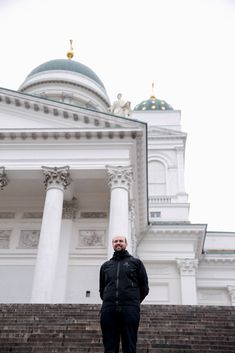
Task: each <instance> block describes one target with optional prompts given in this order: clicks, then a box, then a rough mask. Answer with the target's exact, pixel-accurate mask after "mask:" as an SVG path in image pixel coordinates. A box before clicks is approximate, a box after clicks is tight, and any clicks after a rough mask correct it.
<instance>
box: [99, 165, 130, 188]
mask: <svg viewBox="0 0 235 353" xmlns="http://www.w3.org/2000/svg"><path fill="white" fill-rule="evenodd" d="M106 170H107V174H108V178H109V180H108V183H109V185H110V187H111V189H114V188H125V189H127V190H128V191H129V189H130V186H131V184H132V182H133V168H132V166H127V167H126V166H108V165H107V166H106Z"/></svg>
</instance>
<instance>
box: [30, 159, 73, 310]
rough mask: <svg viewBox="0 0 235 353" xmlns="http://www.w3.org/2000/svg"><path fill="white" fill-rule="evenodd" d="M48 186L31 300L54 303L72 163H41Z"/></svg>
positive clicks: (45, 182) (46, 185)
mask: <svg viewBox="0 0 235 353" xmlns="http://www.w3.org/2000/svg"><path fill="white" fill-rule="evenodd" d="M42 169H43V174H44V176H45V180H44V184H45V187H46V189H47V193H46V199H45V205H44V211H43V218H42V226H41V232H40V238H39V245H38V254H37V260H36V265H35V273H34V281H33V290H32V297H31V302H32V303H51V302H52V296H53V288H54V280H55V273H56V264H57V258H58V250H59V240H60V229H61V220H62V207H63V196H64V189H65V188H66V187H67V186H68V185H69V184H70V181H71V179H70V176H69V167H68V166H65V167H61V168H56V167H55V168H51V167H42Z"/></svg>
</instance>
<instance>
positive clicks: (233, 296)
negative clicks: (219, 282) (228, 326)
mask: <svg viewBox="0 0 235 353" xmlns="http://www.w3.org/2000/svg"><path fill="white" fill-rule="evenodd" d="M227 288H228V293H229V296H230V300H231V305H232V306H235V286H228V287H227Z"/></svg>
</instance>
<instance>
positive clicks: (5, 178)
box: [0, 167, 9, 190]
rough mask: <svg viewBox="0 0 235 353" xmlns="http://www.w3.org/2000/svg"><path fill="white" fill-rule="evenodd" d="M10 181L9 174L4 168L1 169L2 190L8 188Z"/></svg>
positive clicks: (0, 186)
mask: <svg viewBox="0 0 235 353" xmlns="http://www.w3.org/2000/svg"><path fill="white" fill-rule="evenodd" d="M8 182H9V180H8V178H7V174H6V172H5V168H4V167H0V188H1V190H3V188H4V187H5V186H7V184H8Z"/></svg>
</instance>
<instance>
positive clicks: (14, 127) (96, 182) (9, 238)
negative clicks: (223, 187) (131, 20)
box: [0, 51, 235, 305]
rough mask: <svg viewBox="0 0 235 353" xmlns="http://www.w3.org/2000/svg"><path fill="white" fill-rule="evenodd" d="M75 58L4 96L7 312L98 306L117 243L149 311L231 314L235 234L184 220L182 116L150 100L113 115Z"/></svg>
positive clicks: (0, 173) (2, 267)
mask: <svg viewBox="0 0 235 353" xmlns="http://www.w3.org/2000/svg"><path fill="white" fill-rule="evenodd" d="M72 57H73V53H72V51H70V52H69V53H68V59H57V60H51V61H48V62H46V63H43V64H41V65H39V66H38V67H36V68H35V69H34V70H33V71H32V72H31V73H29V75H28V76H27V77H26V79H25V81H24V82H23V83H22V85H21V86H20V87H19V90H18V91H13V90H9V89H4V88H1V89H0V189H1V190H0V283H1V290H0V302H1V303H100V302H101V301H100V298H99V291H98V278H99V269H100V266H101V264H102V263H103V262H104V261H106V260H107V258H109V257H111V255H112V248H111V239H112V237H113V236H115V235H120V234H122V235H125V236H126V237H127V239H128V244H129V246H128V250H129V252H130V253H132V254H133V255H134V256H137V257H139V258H140V259H141V260H142V261H143V262H144V264H145V266H146V269H147V272H148V276H149V284H150V293H149V295H148V297H147V298H146V299H145V301H144V303H147V304H176V305H177V304H188V305H235V233H225V232H223V233H222V232H208V231H207V225H206V224H193V223H191V222H190V220H189V207H190V205H189V202H188V195H187V193H186V191H185V185H184V157H185V143H186V133H184V132H182V130H181V115H180V111H178V110H174V109H173V108H172V107H171V106H170V105H169V104H168V103H166V102H165V101H164V100H160V99H157V98H156V97H155V96H154V95H153V96H151V97H150V98H149V99H147V100H145V101H143V102H141V103H140V104H138V105H137V106H136V107H134V109H133V110H131V109H130V102H125V101H123V100H122V96H121V94H119V95H118V98H117V101H116V102H114V103H113V104H111V103H110V100H109V98H108V95H107V93H106V90H105V87H104V85H103V83H102V81H101V80H100V78H99V77H98V76H97V75H96V74H95V73H94V72H93V71H92V70H91V69H90V68H88V67H87V66H85V65H83V64H81V63H80V62H77V61H74V60H73V59H72Z"/></svg>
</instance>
